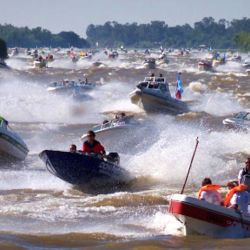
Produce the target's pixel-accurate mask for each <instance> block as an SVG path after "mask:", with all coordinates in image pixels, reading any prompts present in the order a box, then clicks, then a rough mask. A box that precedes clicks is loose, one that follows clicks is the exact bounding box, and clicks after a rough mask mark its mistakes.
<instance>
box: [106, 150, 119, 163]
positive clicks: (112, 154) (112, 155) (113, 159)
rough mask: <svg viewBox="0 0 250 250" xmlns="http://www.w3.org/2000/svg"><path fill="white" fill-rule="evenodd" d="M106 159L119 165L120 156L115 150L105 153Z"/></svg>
mask: <svg viewBox="0 0 250 250" xmlns="http://www.w3.org/2000/svg"><path fill="white" fill-rule="evenodd" d="M107 160H108V161H110V162H112V163H114V164H115V165H120V156H119V154H118V153H116V152H110V153H109V154H108V155H107Z"/></svg>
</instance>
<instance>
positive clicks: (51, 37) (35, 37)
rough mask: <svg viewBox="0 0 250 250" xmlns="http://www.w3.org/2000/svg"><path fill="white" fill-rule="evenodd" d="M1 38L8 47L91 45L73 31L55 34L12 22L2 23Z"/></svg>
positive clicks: (80, 46) (81, 46) (85, 46)
mask: <svg viewBox="0 0 250 250" xmlns="http://www.w3.org/2000/svg"><path fill="white" fill-rule="evenodd" d="M0 38H2V39H3V40H5V41H6V43H7V45H8V47H23V48H36V47H62V48H68V47H71V46H72V47H77V48H88V47H90V44H89V42H88V41H86V39H83V38H81V37H80V36H79V35H77V34H76V33H74V32H72V31H70V32H66V31H63V32H60V33H59V34H53V33H51V32H50V31H49V30H46V29H42V28H41V27H37V28H34V29H29V28H28V27H22V28H18V27H15V26H13V25H10V24H5V25H1V24H0Z"/></svg>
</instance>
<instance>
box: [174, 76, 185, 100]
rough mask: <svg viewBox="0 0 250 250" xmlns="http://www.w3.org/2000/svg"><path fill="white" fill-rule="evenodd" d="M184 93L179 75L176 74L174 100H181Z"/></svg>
mask: <svg viewBox="0 0 250 250" xmlns="http://www.w3.org/2000/svg"><path fill="white" fill-rule="evenodd" d="M183 92H184V90H183V86H182V80H181V73H178V74H177V85H176V92H175V97H176V99H181V96H182V93H183Z"/></svg>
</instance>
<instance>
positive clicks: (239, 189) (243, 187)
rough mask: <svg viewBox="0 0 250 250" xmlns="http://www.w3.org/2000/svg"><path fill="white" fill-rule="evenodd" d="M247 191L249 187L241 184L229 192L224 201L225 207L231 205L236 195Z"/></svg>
mask: <svg viewBox="0 0 250 250" xmlns="http://www.w3.org/2000/svg"><path fill="white" fill-rule="evenodd" d="M247 189H248V186H247V185H244V184H240V185H239V186H237V187H234V188H232V189H230V190H229V191H228V192H227V194H226V197H225V199H224V206H225V207H227V206H228V205H229V203H230V200H231V198H232V197H233V195H234V194H235V193H238V192H243V191H246V190H247Z"/></svg>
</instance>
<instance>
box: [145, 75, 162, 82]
mask: <svg viewBox="0 0 250 250" xmlns="http://www.w3.org/2000/svg"><path fill="white" fill-rule="evenodd" d="M144 82H157V83H165V82H166V79H165V77H155V76H153V77H145V79H144Z"/></svg>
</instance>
